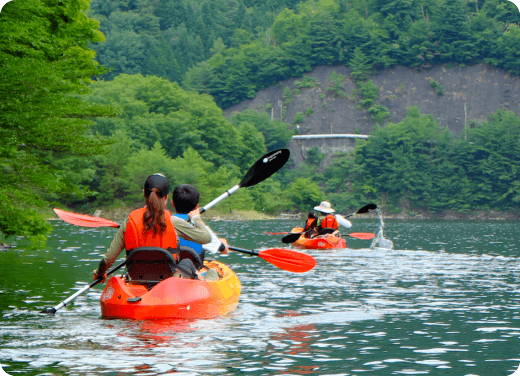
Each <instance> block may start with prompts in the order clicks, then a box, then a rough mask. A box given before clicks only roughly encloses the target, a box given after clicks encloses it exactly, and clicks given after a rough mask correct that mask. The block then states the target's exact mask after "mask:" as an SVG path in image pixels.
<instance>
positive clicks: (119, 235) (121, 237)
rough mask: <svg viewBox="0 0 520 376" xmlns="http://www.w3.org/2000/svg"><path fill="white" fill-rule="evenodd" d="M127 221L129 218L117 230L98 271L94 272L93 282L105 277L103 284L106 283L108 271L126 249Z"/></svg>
mask: <svg viewBox="0 0 520 376" xmlns="http://www.w3.org/2000/svg"><path fill="white" fill-rule="evenodd" d="M127 221H128V218H127V219H125V221H124V222H123V224H122V225H121V226H120V227H119V229H118V230H117V232H116V235H115V236H114V239H113V240H112V243H111V244H110V247H109V248H108V250H107V253H105V254H104V255H103V256H102V258H101V261H100V262H99V266H98V268H97V270H94V277H93V280H96V279H97V278H98V277H99V276H103V282H105V279H106V275H105V274H106V271H107V270H108V269H109V268H110V267H111V266H112V265H113V264H114V262H115V261H116V260H117V258H118V257H119V255H120V254H121V252H123V250H124V249H125V229H126V222H127Z"/></svg>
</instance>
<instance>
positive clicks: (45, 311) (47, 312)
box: [40, 308, 56, 316]
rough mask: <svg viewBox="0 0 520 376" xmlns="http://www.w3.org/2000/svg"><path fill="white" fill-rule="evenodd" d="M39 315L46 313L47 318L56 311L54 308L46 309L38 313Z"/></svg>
mask: <svg viewBox="0 0 520 376" xmlns="http://www.w3.org/2000/svg"><path fill="white" fill-rule="evenodd" d="M40 313H46V314H48V315H49V316H52V315H54V314H55V313H56V309H54V308H46V309H44V310H43V311H40Z"/></svg>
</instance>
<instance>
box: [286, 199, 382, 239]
mask: <svg viewBox="0 0 520 376" xmlns="http://www.w3.org/2000/svg"><path fill="white" fill-rule="evenodd" d="M375 209H377V205H376V204H368V205H365V206H363V207H362V208H361V209H359V210H358V211H357V212H355V213H352V214H349V215H347V216H345V217H344V218H348V217H352V216H353V215H356V214H363V213H368V212H369V211H370V210H375ZM309 231H310V230H307V231H304V232H293V233H291V234H289V235H287V236H284V237H283V238H282V242H283V243H286V244H289V243H294V242H295V241H296V240H298V239H299V238H300V235H302V234H305V233H307V232H309Z"/></svg>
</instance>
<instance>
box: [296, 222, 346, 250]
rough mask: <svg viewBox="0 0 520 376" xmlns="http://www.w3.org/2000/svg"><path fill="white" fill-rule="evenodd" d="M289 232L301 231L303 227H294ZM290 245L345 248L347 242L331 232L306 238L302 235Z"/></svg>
mask: <svg viewBox="0 0 520 376" xmlns="http://www.w3.org/2000/svg"><path fill="white" fill-rule="evenodd" d="M291 232H303V228H302V227H295V228H293V229H292V231H291ZM292 245H293V246H294V247H297V248H303V249H330V248H347V244H346V243H345V240H344V239H343V238H341V237H337V236H334V235H332V234H327V235H320V236H316V237H314V238H306V237H305V236H303V235H302V236H300V238H299V239H298V240H296V241H295V242H294V243H292Z"/></svg>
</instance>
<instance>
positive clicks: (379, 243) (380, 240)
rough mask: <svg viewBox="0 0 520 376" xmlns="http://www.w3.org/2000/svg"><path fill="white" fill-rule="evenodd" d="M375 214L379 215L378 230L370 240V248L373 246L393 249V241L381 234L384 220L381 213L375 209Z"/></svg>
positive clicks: (373, 247)
mask: <svg viewBox="0 0 520 376" xmlns="http://www.w3.org/2000/svg"><path fill="white" fill-rule="evenodd" d="M376 212H377V214H378V215H379V232H378V233H377V235H376V236H375V237H374V239H373V240H372V244H371V245H370V248H371V249H375V248H384V249H393V248H394V243H393V242H392V241H391V240H390V239H385V237H384V235H383V228H384V227H385V222H383V214H382V213H380V212H379V210H377V209H376Z"/></svg>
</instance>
